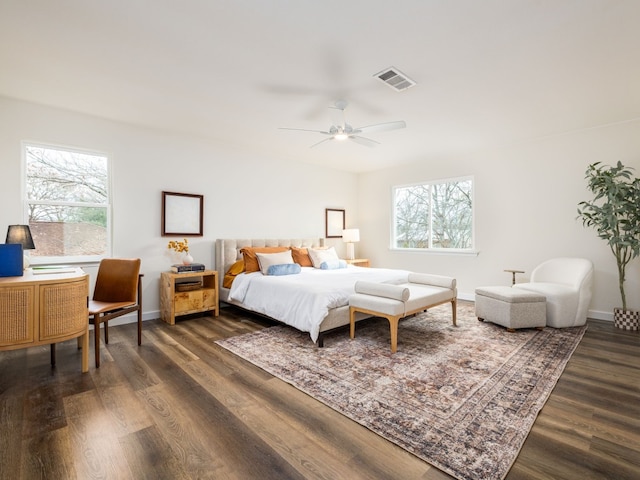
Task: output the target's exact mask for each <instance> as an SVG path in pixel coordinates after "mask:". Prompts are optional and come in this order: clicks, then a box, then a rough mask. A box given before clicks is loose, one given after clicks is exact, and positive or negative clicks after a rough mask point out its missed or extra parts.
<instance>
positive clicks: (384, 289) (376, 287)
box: [354, 280, 410, 302]
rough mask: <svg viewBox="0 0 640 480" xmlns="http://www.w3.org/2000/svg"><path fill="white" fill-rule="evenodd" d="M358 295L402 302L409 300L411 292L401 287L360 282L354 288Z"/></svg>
mask: <svg viewBox="0 0 640 480" xmlns="http://www.w3.org/2000/svg"><path fill="white" fill-rule="evenodd" d="M354 289H355V291H356V293H363V294H366V295H373V296H375V297H385V298H390V299H392V300H398V301H400V302H406V301H407V300H409V294H410V290H409V289H408V288H407V287H405V286H401V285H392V284H390V283H374V282H365V281H362V280H358V281H357V282H356V284H355V286H354Z"/></svg>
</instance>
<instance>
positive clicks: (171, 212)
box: [162, 192, 204, 237]
mask: <svg viewBox="0 0 640 480" xmlns="http://www.w3.org/2000/svg"><path fill="white" fill-rule="evenodd" d="M203 207H204V196H203V195H193V194H190V193H176V192H162V236H163V237H168V236H193V237H201V236H202V235H203V228H202V226H203V220H202V219H203Z"/></svg>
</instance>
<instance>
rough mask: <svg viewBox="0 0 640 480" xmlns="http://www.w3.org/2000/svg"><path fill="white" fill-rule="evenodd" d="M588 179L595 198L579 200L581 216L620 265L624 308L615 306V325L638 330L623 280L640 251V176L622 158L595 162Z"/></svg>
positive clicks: (636, 314) (637, 315) (639, 320)
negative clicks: (618, 160) (616, 160)
mask: <svg viewBox="0 0 640 480" xmlns="http://www.w3.org/2000/svg"><path fill="white" fill-rule="evenodd" d="M585 179H586V180H587V184H588V188H589V190H590V191H591V192H592V193H593V194H594V198H593V200H592V201H590V202H580V203H579V204H578V218H580V219H582V224H583V225H584V226H585V227H593V228H595V229H596V231H597V232H598V236H599V237H600V238H602V239H603V240H605V241H606V242H607V244H608V245H609V247H610V248H611V251H612V252H613V255H614V256H615V257H616V264H617V267H618V282H619V288H620V296H621V299H622V308H615V309H614V312H613V320H614V325H615V326H616V327H618V328H623V329H627V330H638V325H639V324H640V311H632V310H627V297H626V294H625V290H624V282H625V278H626V277H625V274H626V268H627V265H628V264H629V262H630V261H631V260H633V259H634V258H636V257H637V256H639V255H640V179H638V178H636V177H634V175H633V172H632V171H631V169H630V168H628V167H625V166H624V165H623V164H622V163H621V162H618V164H617V165H616V166H615V167H612V166H609V165H602V164H601V163H600V162H596V163H593V164H591V165H589V167H588V168H587V171H586V176H585Z"/></svg>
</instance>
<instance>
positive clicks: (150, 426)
mask: <svg viewBox="0 0 640 480" xmlns="http://www.w3.org/2000/svg"><path fill="white" fill-rule="evenodd" d="M266 325H269V324H268V323H267V322H266V321H264V320H261V319H259V318H256V317H253V316H250V315H248V314H245V313H243V312H241V311H239V310H236V309H231V308H228V309H222V314H221V315H220V317H218V318H217V319H215V320H214V319H211V318H210V317H204V318H191V319H189V320H183V321H180V322H179V323H178V324H177V325H175V326H173V327H170V326H168V325H165V324H163V323H162V322H159V321H151V322H145V324H144V337H143V344H142V346H141V347H138V346H137V344H136V331H135V328H136V327H135V325H133V324H130V325H123V326H119V327H112V328H111V329H110V331H109V333H110V339H109V340H110V344H109V345H108V347H107V348H102V366H101V367H100V368H99V369H95V368H93V357H91V358H92V360H91V368H90V370H89V373H87V374H81V373H80V354H79V352H78V350H77V349H76V344H75V342H74V341H71V342H65V343H63V344H59V345H58V348H57V366H56V368H55V369H51V367H50V366H49V349H48V347H39V348H31V349H27V350H18V351H13V352H0V478H2V479H5V478H6V479H29V480H31V479H37V478H47V479H49V478H52V479H53V478H55V479H74V478H78V479H91V478H113V479H129V478H131V479H142V478H150V479H163V478H166V479H181V478H193V479H195V478H198V479H199V478H216V479H243V480H244V479H261V480H268V479H296V478H313V479H444V478H450V477H449V476H448V475H446V474H444V473H442V472H440V471H438V470H437V469H435V468H433V467H431V466H429V464H427V463H425V462H423V461H421V460H419V459H417V458H416V457H414V456H412V455H411V454H409V453H407V452H405V451H404V450H402V449H401V448H399V447H396V446H395V445H393V444H391V443H390V442H388V441H386V440H384V439H382V438H380V437H379V436H377V435H376V434H374V433H371V432H370V431H368V430H367V429H365V428H364V427H361V426H359V425H358V424H356V423H354V422H352V421H351V420H349V419H347V418H345V417H343V416H342V415H340V414H338V413H336V412H334V411H333V410H331V409H329V408H328V407H326V406H324V405H322V404H321V403H319V402H317V401H315V400H313V399H312V398H310V397H308V396H307V395H305V394H304V393H301V392H299V391H298V390H296V389H295V388H293V387H291V386H289V385H287V384H285V383H284V382H282V381H280V380H278V379H276V378H274V377H272V376H270V375H269V374H267V373H265V372H263V371H262V370H260V369H259V368H256V367H254V366H252V365H251V364H248V363H247V362H245V361H243V360H241V359H239V358H237V357H235V356H234V355H233V354H231V353H229V352H227V351H225V350H223V349H221V348H219V347H218V346H217V345H215V343H214V341H215V340H217V339H220V338H224V337H229V336H232V335H238V334H241V333H245V332H249V331H254V330H256V329H260V328H264V326H266ZM507 478H508V479H509V480H513V479H534V478H535V479H538V478H549V479H551V478H552V479H604V478H609V479H616V480H617V479H632V478H633V479H639V478H640V335H639V334H638V333H637V332H624V331H620V330H616V329H614V327H613V325H612V324H611V323H609V322H602V321H589V329H588V330H587V333H586V335H585V337H584V339H583V340H582V342H581V343H580V345H579V346H578V348H577V350H576V352H575V353H574V355H573V357H572V358H571V360H570V362H569V364H568V366H567V368H566V370H565V372H564V373H563V375H562V377H561V379H560V381H559V382H558V384H557V386H556V388H555V390H554V391H553V393H552V395H551V397H550V398H549V400H548V402H547V404H546V405H545V407H544V409H543V410H542V412H541V414H540V416H539V417H538V419H537V420H536V423H535V425H534V427H533V429H532V431H531V433H530V435H529V437H528V438H527V441H526V443H525V445H524V447H523V449H522V451H521V452H520V455H519V457H518V459H517V460H516V462H515V464H514V465H513V467H512V469H511V471H510V472H509V474H508V476H507Z"/></svg>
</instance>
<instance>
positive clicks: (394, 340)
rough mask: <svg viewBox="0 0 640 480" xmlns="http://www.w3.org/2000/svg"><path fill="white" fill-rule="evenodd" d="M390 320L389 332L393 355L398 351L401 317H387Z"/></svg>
mask: <svg viewBox="0 0 640 480" xmlns="http://www.w3.org/2000/svg"><path fill="white" fill-rule="evenodd" d="M386 319H387V320H389V330H390V332H391V353H396V352H397V351H398V323H399V322H400V317H386Z"/></svg>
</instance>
